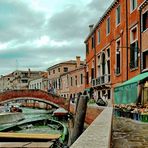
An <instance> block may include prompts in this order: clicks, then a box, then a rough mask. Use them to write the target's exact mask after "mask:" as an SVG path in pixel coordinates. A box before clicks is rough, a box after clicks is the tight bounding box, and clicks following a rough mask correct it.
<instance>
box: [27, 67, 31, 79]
mask: <svg viewBox="0 0 148 148" xmlns="http://www.w3.org/2000/svg"><path fill="white" fill-rule="evenodd" d="M28 77H29V78H30V77H31V70H30V68H29V69H28Z"/></svg>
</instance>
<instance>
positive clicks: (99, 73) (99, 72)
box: [97, 55, 101, 77]
mask: <svg viewBox="0 0 148 148" xmlns="http://www.w3.org/2000/svg"><path fill="white" fill-rule="evenodd" d="M100 64H101V61H100V55H99V56H98V73H97V75H98V77H99V76H101V65H100Z"/></svg>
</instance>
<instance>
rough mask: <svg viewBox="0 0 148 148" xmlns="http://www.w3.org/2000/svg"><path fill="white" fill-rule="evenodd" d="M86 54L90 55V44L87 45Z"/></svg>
mask: <svg viewBox="0 0 148 148" xmlns="http://www.w3.org/2000/svg"><path fill="white" fill-rule="evenodd" d="M86 54H89V44H88V43H87V44H86Z"/></svg>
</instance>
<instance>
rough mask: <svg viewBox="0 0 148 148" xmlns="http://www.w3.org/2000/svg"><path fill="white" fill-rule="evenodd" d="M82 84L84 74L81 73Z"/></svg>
mask: <svg viewBox="0 0 148 148" xmlns="http://www.w3.org/2000/svg"><path fill="white" fill-rule="evenodd" d="M81 84H83V74H81Z"/></svg>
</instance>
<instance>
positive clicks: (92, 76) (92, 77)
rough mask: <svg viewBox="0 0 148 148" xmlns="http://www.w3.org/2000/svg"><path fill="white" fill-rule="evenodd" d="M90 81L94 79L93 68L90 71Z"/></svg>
mask: <svg viewBox="0 0 148 148" xmlns="http://www.w3.org/2000/svg"><path fill="white" fill-rule="evenodd" d="M91 79H94V68H92V69H91Z"/></svg>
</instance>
